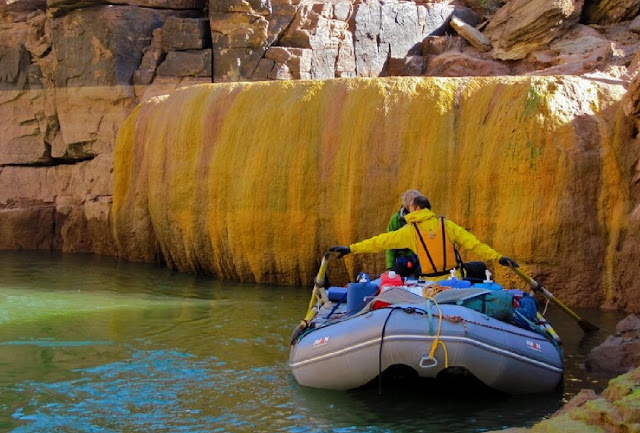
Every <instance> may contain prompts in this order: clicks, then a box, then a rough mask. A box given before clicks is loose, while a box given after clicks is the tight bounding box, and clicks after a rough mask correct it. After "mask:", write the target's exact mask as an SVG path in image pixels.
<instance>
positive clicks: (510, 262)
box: [498, 256, 520, 268]
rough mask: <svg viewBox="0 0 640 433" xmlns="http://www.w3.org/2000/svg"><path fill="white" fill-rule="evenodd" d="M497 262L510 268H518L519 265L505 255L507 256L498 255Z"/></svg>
mask: <svg viewBox="0 0 640 433" xmlns="http://www.w3.org/2000/svg"><path fill="white" fill-rule="evenodd" d="M498 263H500V264H501V265H502V266H508V267H510V268H519V267H520V265H518V264H517V263H516V261H515V260H513V259H511V258H509V257H507V256H502V257H500V260H498Z"/></svg>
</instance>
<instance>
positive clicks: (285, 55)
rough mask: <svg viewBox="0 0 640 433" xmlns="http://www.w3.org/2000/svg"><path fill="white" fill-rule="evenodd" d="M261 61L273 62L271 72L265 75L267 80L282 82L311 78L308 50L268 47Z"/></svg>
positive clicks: (309, 52)
mask: <svg viewBox="0 0 640 433" xmlns="http://www.w3.org/2000/svg"><path fill="white" fill-rule="evenodd" d="M263 60H265V61H269V60H271V61H272V62H273V65H272V68H271V70H270V71H269V73H268V74H267V75H265V77H266V78H268V79H271V80H282V79H305V78H306V79H309V78H311V62H312V55H311V50H310V49H305V48H289V47H270V48H269V49H268V50H267V52H266V54H265V59H263ZM286 77H289V78H286Z"/></svg>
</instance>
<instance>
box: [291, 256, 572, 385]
mask: <svg viewBox="0 0 640 433" xmlns="http://www.w3.org/2000/svg"><path fill="white" fill-rule="evenodd" d="M328 257H329V255H328V254H327V255H325V257H324V258H323V261H322V264H321V266H320V271H319V272H318V277H316V282H315V285H314V289H313V293H312V297H311V301H310V303H309V310H308V312H307V316H306V317H305V319H304V320H303V321H302V322H301V323H300V325H298V327H297V328H296V329H295V330H294V334H293V336H292V340H291V350H290V354H289V367H290V369H291V372H292V374H293V376H294V377H295V379H296V381H297V382H298V383H299V384H300V385H303V386H309V387H314V388H324V389H334V390H348V389H354V388H359V387H362V386H364V385H366V384H368V383H370V382H372V381H373V380H374V379H376V378H379V377H380V376H381V375H382V374H384V373H385V372H386V371H388V370H392V369H394V368H398V367H400V368H403V369H405V370H406V369H407V368H410V369H411V370H413V372H415V374H417V376H419V377H421V378H437V377H439V375H442V374H445V372H448V371H452V370H458V371H465V372H468V373H470V374H471V375H473V376H475V378H477V379H479V380H480V381H481V382H482V383H483V384H485V385H486V386H488V387H490V388H492V389H494V390H497V391H500V392H504V393H508V394H531V393H544V392H551V391H554V390H556V389H557V388H558V387H559V386H560V385H561V383H562V379H563V372H564V363H563V354H562V348H561V347H560V338H559V337H558V335H557V334H556V333H555V331H554V330H553V328H552V327H551V326H550V324H549V323H547V322H546V320H545V319H544V318H543V317H542V315H541V314H540V313H538V312H537V306H536V302H535V299H534V298H533V297H532V296H529V295H528V294H526V293H524V292H522V291H520V290H504V289H503V288H502V286H500V285H499V284H497V283H495V282H493V281H490V279H487V281H481V282H472V281H468V280H462V279H457V278H455V277H453V276H452V277H451V278H450V279H449V280H445V281H438V282H426V281H419V280H403V279H401V278H400V277H399V276H397V275H393V273H392V272H389V273H385V274H383V275H381V277H380V278H378V279H376V280H374V281H367V280H368V278H367V276H366V275H363V274H361V275H360V276H359V281H358V282H355V283H350V284H348V285H347V287H329V288H325V287H323V284H324V274H325V272H326V267H327V262H328Z"/></svg>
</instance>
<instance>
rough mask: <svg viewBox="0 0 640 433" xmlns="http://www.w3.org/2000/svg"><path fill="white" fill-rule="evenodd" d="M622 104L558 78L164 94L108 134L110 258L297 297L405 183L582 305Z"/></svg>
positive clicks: (600, 291) (343, 272) (373, 267)
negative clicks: (111, 145) (111, 161)
mask: <svg viewBox="0 0 640 433" xmlns="http://www.w3.org/2000/svg"><path fill="white" fill-rule="evenodd" d="M623 94H624V88H623V87H622V86H620V85H614V84H608V83H604V82H598V81H595V80H587V79H582V78H578V77H569V76H561V77H499V78H496V77H486V78H416V77H402V78H378V79H336V80H328V81H319V80H316V81H296V82H256V83H235V84H211V85H201V86H195V87H190V88H186V89H182V90H178V91H175V92H174V93H172V94H170V95H168V96H165V97H162V98H159V99H156V100H153V101H151V102H149V103H147V104H145V105H143V106H141V107H139V108H138V109H136V111H135V112H134V113H133V114H132V115H131V116H130V118H129V119H128V120H127V122H126V123H125V124H124V125H123V126H122V127H121V129H120V132H119V136H118V142H117V145H116V150H115V193H114V199H113V230H114V236H115V238H116V240H117V244H118V249H119V253H120V254H121V255H122V256H123V257H125V258H127V259H131V260H149V259H153V257H155V256H156V255H157V256H161V257H162V258H163V259H164V260H165V261H166V262H167V263H168V265H169V266H171V267H174V268H176V269H179V270H181V271H189V272H200V273H206V274H211V275H215V276H217V277H221V278H229V279H238V280H241V281H257V282H265V283H282V284H293V285H303V286H308V285H309V284H310V283H311V281H312V279H313V276H314V274H315V272H316V271H317V266H318V263H319V260H320V257H321V255H322V253H323V252H324V251H326V250H327V249H328V248H329V247H330V246H332V245H335V244H345V245H346V244H349V243H352V242H354V241H357V240H360V239H364V238H366V237H369V236H372V235H375V234H377V233H379V232H382V231H384V230H385V228H386V225H387V222H388V219H389V217H390V215H391V214H392V213H393V212H394V211H395V210H397V207H398V206H399V195H400V193H401V192H402V191H404V190H406V189H409V188H416V189H419V190H421V191H422V192H423V193H425V194H426V195H427V196H428V197H429V199H430V201H431V203H432V204H433V208H434V210H435V211H436V213H438V214H442V215H446V216H447V217H448V218H450V219H452V220H453V221H455V222H457V223H458V224H460V225H461V226H463V227H465V228H468V229H470V230H471V231H472V232H473V233H474V234H475V235H476V236H477V237H478V238H480V239H481V240H483V241H485V242H486V243H488V244H490V245H492V246H493V247H494V248H495V249H497V250H498V251H499V252H501V253H503V254H505V255H508V256H510V257H513V258H515V259H516V260H517V261H518V262H520V263H522V265H523V266H524V268H525V270H526V271H527V272H531V273H532V274H533V275H544V276H545V277H546V279H545V286H547V287H549V288H550V289H551V290H554V292H556V293H558V292H560V293H562V294H563V296H564V298H563V299H566V300H567V302H569V303H570V304H571V303H574V302H573V301H574V300H575V298H576V297H578V296H580V295H581V293H582V291H583V290H584V288H585V287H592V288H593V291H592V292H590V293H592V296H591V298H592V299H590V300H589V304H590V305H591V304H592V305H593V306H595V305H598V303H599V302H600V301H602V300H604V299H605V298H613V297H615V294H613V293H610V292H611V290H614V289H611V287H613V286H614V285H615V277H613V275H614V274H615V273H616V266H618V265H617V264H616V259H615V258H614V256H615V248H616V246H615V245H617V244H618V242H619V240H620V233H623V232H624V227H625V218H626V214H627V212H628V209H627V208H628V204H627V202H626V198H625V197H626V195H627V194H628V193H627V192H625V190H624V187H623V188H621V187H620V186H621V185H626V183H625V182H627V180H626V179H628V173H627V171H628V170H630V167H631V164H630V163H627V162H626V161H625V160H624V143H625V140H627V138H626V136H625V135H624V134H623V133H622V132H621V131H623V130H624V127H623V125H622V123H623V122H624V119H623V118H622V117H620V116H619V117H616V113H617V112H620V110H618V106H619V105H620V104H619V101H620V100H621V98H622V96H623ZM464 259H465V260H467V261H468V260H474V259H475V258H474V257H465V258H464ZM490 265H491V267H492V268H494V269H496V268H497V266H496V265H497V264H490ZM383 269H384V259H383V254H382V253H381V254H373V255H360V256H357V257H350V256H349V257H347V258H346V259H345V260H341V261H338V260H335V261H332V263H331V264H330V266H329V275H330V278H331V280H332V282H334V283H337V284H343V283H344V282H346V279H347V278H353V276H354V275H355V274H357V273H358V272H360V271H363V270H364V271H368V272H371V273H376V272H381V271H382V270H383ZM496 271H497V272H498V273H499V274H500V275H501V276H506V271H505V270H504V269H496ZM567 275H571V278H567ZM568 280H570V283H569V284H567V281H568ZM514 281H515V279H514ZM561 282H562V287H558V286H556V285H554V284H556V283H557V284H560V283H561ZM615 290H620V289H619V288H618V289H615Z"/></svg>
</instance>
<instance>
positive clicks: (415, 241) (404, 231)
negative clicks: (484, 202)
mask: <svg viewBox="0 0 640 433" xmlns="http://www.w3.org/2000/svg"><path fill="white" fill-rule="evenodd" d="M405 219H406V220H407V225H405V226H404V227H402V228H400V229H398V230H396V231H393V232H387V233H382V234H380V235H378V236H374V237H372V238H369V239H366V240H364V241H362V242H358V243H355V244H352V245H349V248H350V249H351V252H352V253H353V254H361V253H377V252H380V251H384V250H389V249H401V248H409V249H411V250H412V251H413V252H414V253H416V254H419V255H423V254H421V253H420V251H421V250H424V249H423V247H422V245H421V243H420V239H419V237H418V236H417V234H416V230H415V228H414V227H413V223H416V224H417V226H418V228H419V229H420V232H421V234H422V236H423V238H424V239H425V241H426V240H427V238H428V237H429V236H430V234H435V233H438V232H439V231H441V230H442V228H441V225H440V219H439V218H438V217H436V215H435V214H434V213H433V212H432V211H431V210H429V209H421V210H419V211H415V212H411V213H410V214H408V215H407V216H406V217H405ZM444 224H445V232H446V235H447V238H448V239H449V241H450V242H452V243H454V244H455V245H456V248H457V249H458V251H469V252H472V253H473V254H475V255H477V256H478V257H479V258H481V259H482V260H484V261H493V260H498V259H500V257H502V254H500V253H499V252H497V251H496V250H494V249H493V248H491V247H490V246H488V245H486V244H484V243H482V242H480V241H479V240H478V238H476V237H475V236H474V235H473V234H471V233H469V232H468V231H466V230H465V229H463V228H462V227H460V226H459V225H457V224H456V223H454V222H453V221H450V220H448V219H445V220H444ZM429 248H430V249H431V247H430V246H429ZM447 261H448V262H449V260H447ZM421 267H422V270H423V272H424V273H430V272H431V265H430V264H429V263H422V262H421ZM444 278H447V275H443V276H440V277H434V278H431V279H433V280H439V279H444Z"/></svg>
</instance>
